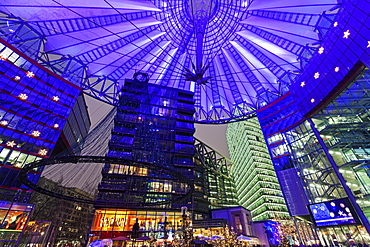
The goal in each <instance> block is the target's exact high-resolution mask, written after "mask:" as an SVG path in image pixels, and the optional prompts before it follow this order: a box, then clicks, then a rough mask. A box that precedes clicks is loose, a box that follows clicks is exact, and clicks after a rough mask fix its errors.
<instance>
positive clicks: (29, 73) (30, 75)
mask: <svg viewBox="0 0 370 247" xmlns="http://www.w3.org/2000/svg"><path fill="white" fill-rule="evenodd" d="M34 76H35V74H34V73H33V72H32V71H27V77H29V78H31V77H34Z"/></svg>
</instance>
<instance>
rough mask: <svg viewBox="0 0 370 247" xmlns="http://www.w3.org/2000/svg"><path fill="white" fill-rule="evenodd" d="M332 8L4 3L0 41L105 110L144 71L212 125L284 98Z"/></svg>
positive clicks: (211, 0)
mask: <svg viewBox="0 0 370 247" xmlns="http://www.w3.org/2000/svg"><path fill="white" fill-rule="evenodd" d="M339 6H340V5H339V4H338V3H337V1H334V0H324V1H321V2H320V4H318V3H317V1H313V0H309V1H308V2H305V3H304V4H303V5H302V4H300V3H299V2H297V1H293V0H283V1H279V2H278V3H276V1H268V2H266V1H262V0H250V1H227V0H175V1H170V2H168V1H163V0H151V1H135V2H134V3H133V2H132V1H124V2H122V3H116V2H110V1H109V0H103V1H93V2H92V3H90V4H89V6H87V5H83V4H81V3H78V2H76V3H74V2H72V1H70V0H58V1H52V3H51V2H50V1H47V0H42V1H39V2H38V3H37V5H36V4H32V3H31V4H24V3H23V2H22V1H20V0H5V2H4V3H2V5H1V6H0V36H1V37H2V38H4V39H5V40H7V42H9V43H11V44H13V45H14V46H16V47H17V48H18V49H20V50H21V51H23V52H25V53H26V54H27V55H29V56H30V57H31V58H33V59H36V60H39V61H40V62H42V63H43V64H44V65H45V66H46V67H49V68H51V69H53V68H55V67H57V70H59V71H63V73H61V75H62V76H65V77H66V78H67V79H68V80H73V82H74V83H76V84H78V85H82V87H83V88H84V91H85V93H87V94H89V95H91V96H92V97H95V98H97V99H99V100H101V101H103V102H106V103H109V104H113V105H115V104H116V103H117V98H118V93H119V88H120V87H121V86H122V84H123V81H124V79H125V78H131V77H132V75H133V74H134V73H135V72H137V71H144V72H146V73H148V74H149V75H150V78H151V79H150V83H154V84H160V85H167V86H170V87H176V88H180V89H185V90H191V91H193V92H195V97H196V102H195V105H196V109H197V112H196V121H197V122H201V123H215V124H218V123H226V122H230V121H234V119H236V118H240V117H248V115H249V114H250V111H245V110H244V111H240V108H241V107H240V106H241V105H245V106H247V107H248V109H251V111H252V112H253V110H255V109H258V108H260V107H262V106H264V105H266V104H268V103H269V102H271V101H272V100H274V99H276V97H279V96H281V95H283V94H284V93H286V92H287V90H288V87H289V85H291V84H292V83H293V82H294V80H295V78H296V76H297V75H299V74H300V71H301V70H302V69H303V67H304V66H305V65H306V64H307V62H308V61H309V60H310V59H311V57H312V56H313V55H314V53H315V52H316V50H317V49H318V47H319V44H320V42H321V40H322V38H323V37H324V36H325V34H326V32H327V30H328V28H329V27H330V26H331V25H332V23H333V22H334V18H335V16H336V13H337V12H338V9H339ZM25 8H27V11H23V10H24V9H25ZM1 11H2V12H1ZM67 60H71V61H73V63H76V62H77V63H79V64H80V66H79V67H76V66H70V65H71V64H70V63H69V62H68V61H67ZM61 66H64V69H62V68H61ZM53 70H54V69H53ZM184 75H185V76H184Z"/></svg>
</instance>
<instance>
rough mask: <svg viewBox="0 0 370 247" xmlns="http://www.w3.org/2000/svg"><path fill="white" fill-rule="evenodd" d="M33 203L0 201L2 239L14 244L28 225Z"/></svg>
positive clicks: (0, 233) (0, 232)
mask: <svg viewBox="0 0 370 247" xmlns="http://www.w3.org/2000/svg"><path fill="white" fill-rule="evenodd" d="M32 209H33V204H27V203H15V202H13V203H12V202H5V201H1V202H0V222H2V224H1V226H0V239H1V240H7V242H8V244H10V245H11V246H12V245H14V244H15V243H16V242H17V240H18V237H19V236H20V234H21V232H22V230H23V229H24V228H25V227H26V225H27V221H28V219H29V216H30V214H31V212H32Z"/></svg>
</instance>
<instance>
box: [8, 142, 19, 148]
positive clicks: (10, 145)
mask: <svg viewBox="0 0 370 247" xmlns="http://www.w3.org/2000/svg"><path fill="white" fill-rule="evenodd" d="M6 145H7V146H8V147H14V146H15V145H17V143H15V142H14V141H8V142H7V143H6Z"/></svg>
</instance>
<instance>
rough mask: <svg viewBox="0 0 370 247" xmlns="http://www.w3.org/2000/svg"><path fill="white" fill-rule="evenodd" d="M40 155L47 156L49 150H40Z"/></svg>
mask: <svg viewBox="0 0 370 247" xmlns="http://www.w3.org/2000/svg"><path fill="white" fill-rule="evenodd" d="M38 154H39V155H41V156H45V155H47V154H48V150H46V149H44V148H43V149H40V150H39V152H38Z"/></svg>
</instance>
